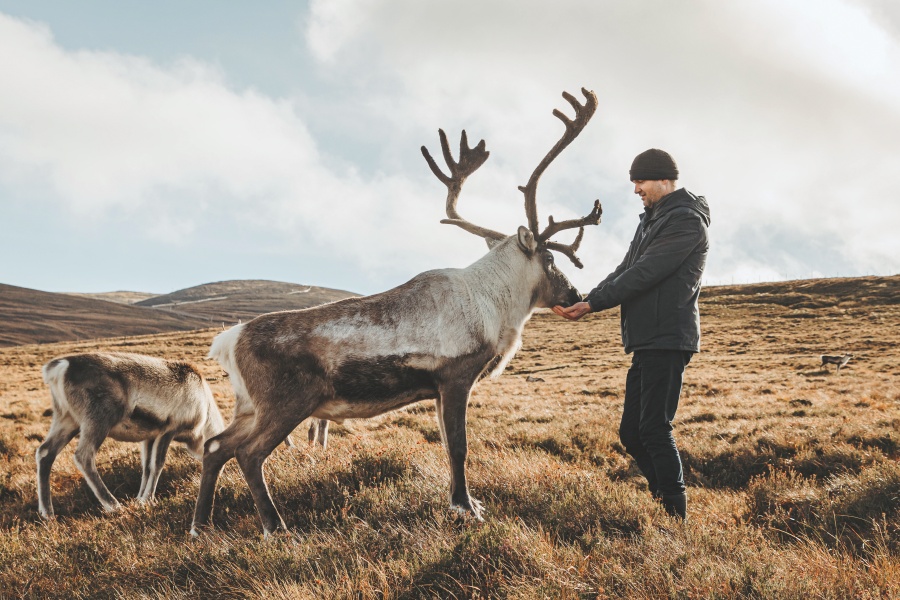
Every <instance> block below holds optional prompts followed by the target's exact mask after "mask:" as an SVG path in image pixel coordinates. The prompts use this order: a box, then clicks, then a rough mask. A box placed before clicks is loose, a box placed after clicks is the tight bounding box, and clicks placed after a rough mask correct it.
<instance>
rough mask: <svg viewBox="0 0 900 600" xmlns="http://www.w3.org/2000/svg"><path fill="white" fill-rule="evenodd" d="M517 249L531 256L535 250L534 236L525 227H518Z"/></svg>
mask: <svg viewBox="0 0 900 600" xmlns="http://www.w3.org/2000/svg"><path fill="white" fill-rule="evenodd" d="M518 242H519V248H521V249H522V252H524V253H525V254H527V255H528V256H531V255H532V254H534V251H535V250H537V242H536V241H534V234H533V233H531V230H530V229H528V228H527V227H524V226H520V227H519V231H518Z"/></svg>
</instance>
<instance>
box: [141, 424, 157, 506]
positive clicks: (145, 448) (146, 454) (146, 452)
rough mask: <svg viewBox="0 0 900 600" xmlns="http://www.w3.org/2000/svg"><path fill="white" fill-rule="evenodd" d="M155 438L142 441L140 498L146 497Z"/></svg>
mask: <svg viewBox="0 0 900 600" xmlns="http://www.w3.org/2000/svg"><path fill="white" fill-rule="evenodd" d="M154 442H156V440H155V439H152V440H144V441H143V442H141V489H139V490H138V495H137V497H138V500H140V499H141V498H143V497H144V491H145V490H146V489H147V482H148V481H149V480H150V461H151V460H152V458H153V444H154Z"/></svg>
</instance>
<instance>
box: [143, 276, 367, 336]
mask: <svg viewBox="0 0 900 600" xmlns="http://www.w3.org/2000/svg"><path fill="white" fill-rule="evenodd" d="M358 295H359V294H354V293H353V292H347V291H344V290H333V289H330V288H322V287H316V286H310V285H300V284H296V283H284V282H281V281H266V280H259V279H240V280H235V281H219V282H217V283H206V284H203V285H198V286H195V287H191V288H187V289H183V290H179V291H177V292H172V293H171V294H163V295H161V296H154V297H152V298H148V299H146V300H142V301H140V302H137V303H136V304H135V306H142V307H148V308H153V309H156V310H157V311H158V312H160V313H170V314H179V315H186V316H193V317H200V318H202V319H206V320H208V321H209V322H211V323H214V324H220V323H225V324H226V325H227V324H231V323H236V322H238V321H249V320H250V319H252V318H253V317H256V316H258V315H261V314H263V313H267V312H275V311H278V310H297V309H301V308H310V307H312V306H318V305H319V304H325V303H326V302H334V301H335V300H342V299H344V298H351V297H354V296H358Z"/></svg>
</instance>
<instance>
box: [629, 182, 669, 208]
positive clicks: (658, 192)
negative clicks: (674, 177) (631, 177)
mask: <svg viewBox="0 0 900 600" xmlns="http://www.w3.org/2000/svg"><path fill="white" fill-rule="evenodd" d="M631 183H633V184H634V193H635V194H637V195H638V196H640V197H641V201H642V202H643V203H644V206H645V207H647V208H649V207H651V206H653V205H654V204H656V203H657V202H659V200H660V199H661V198H662V197H663V196H666V195H668V194H670V193H671V192H673V191H674V187H675V186H674V184H673V183H672V182H671V181H669V180H667V179H663V180H659V179H646V180H645V179H638V180H635V181H632V182H631Z"/></svg>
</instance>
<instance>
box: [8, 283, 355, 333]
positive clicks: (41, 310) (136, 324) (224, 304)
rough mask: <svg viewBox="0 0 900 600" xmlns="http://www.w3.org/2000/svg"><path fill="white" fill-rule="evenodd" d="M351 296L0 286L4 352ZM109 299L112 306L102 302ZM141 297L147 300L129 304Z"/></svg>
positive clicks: (210, 287)
mask: <svg viewBox="0 0 900 600" xmlns="http://www.w3.org/2000/svg"><path fill="white" fill-rule="evenodd" d="M355 295H356V294H353V293H351V292H345V291H342V290H332V289H328V288H321V287H315V286H305V285H298V284H295V283H282V282H278V281H260V280H241V281H222V282H218V283H209V284H205V285H199V286H195V287H191V288H187V289H184V290H179V291H176V292H172V293H171V294H163V295H159V296H152V297H150V298H147V297H146V296H147V294H138V293H129V292H113V293H111V294H58V293H53V292H43V291H39V290H33V289H28V288H22V287H17V286H13V285H5V284H0V347H2V346H17V345H22V344H35V343H38V344H46V343H52V342H65V341H76V340H84V339H94V338H114V337H122V336H134V335H145V334H154V333H166V332H171V331H187V330H192V329H202V328H206V327H213V326H221V324H222V323H225V324H231V323H236V322H237V321H239V320H243V321H247V320H250V319H252V318H253V317H255V316H257V315H260V314H262V313H266V312H272V311H276V310H291V309H300V308H309V307H311V306H316V305H318V304H323V303H325V302H333V301H335V300H339V299H341V298H347V297H350V296H355ZM107 296H108V297H109V300H104V299H101V298H104V297H107ZM138 296H143V298H144V299H143V300H141V301H139V302H135V303H130V300H132V299H133V298H136V297H138Z"/></svg>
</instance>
